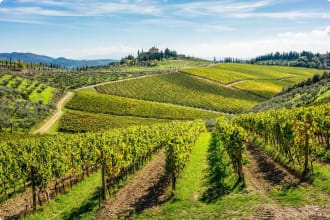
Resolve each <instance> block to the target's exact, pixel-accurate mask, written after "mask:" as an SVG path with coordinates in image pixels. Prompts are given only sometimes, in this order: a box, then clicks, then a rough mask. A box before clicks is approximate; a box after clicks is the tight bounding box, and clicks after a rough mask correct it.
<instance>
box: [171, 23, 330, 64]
mask: <svg viewBox="0 0 330 220" xmlns="http://www.w3.org/2000/svg"><path fill="white" fill-rule="evenodd" d="M329 45H330V26H328V27H326V28H323V29H316V30H312V31H309V32H298V33H294V32H287V33H280V34H278V35H277V36H275V37H273V38H265V39H258V40H254V41H253V40H252V41H232V42H213V43H212V42H208V43H200V44H196V45H177V47H175V48H176V49H177V50H179V51H180V52H182V53H186V54H189V55H192V56H196V57H204V58H209V59H210V58H213V57H214V56H216V57H226V56H232V57H241V58H251V57H255V56H258V55H262V54H266V53H270V52H275V51H292V50H293V51H302V50H307V51H313V52H321V53H324V52H326V51H330V46H329Z"/></svg>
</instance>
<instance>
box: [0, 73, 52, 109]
mask: <svg viewBox="0 0 330 220" xmlns="http://www.w3.org/2000/svg"><path fill="white" fill-rule="evenodd" d="M0 85H3V86H5V87H7V88H11V89H17V90H18V91H19V92H21V93H22V94H24V95H25V96H26V97H27V99H28V100H30V101H32V102H42V103H43V104H49V103H50V102H51V100H52V96H53V93H54V92H55V91H56V90H57V89H55V88H53V87H50V86H47V85H45V84H39V83H38V82H37V81H32V80H30V79H25V78H22V77H19V76H13V75H7V74H6V75H3V76H2V77H0Z"/></svg>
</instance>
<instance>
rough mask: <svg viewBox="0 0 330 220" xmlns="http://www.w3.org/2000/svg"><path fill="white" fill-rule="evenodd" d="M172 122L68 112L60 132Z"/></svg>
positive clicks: (101, 129)
mask: <svg viewBox="0 0 330 220" xmlns="http://www.w3.org/2000/svg"><path fill="white" fill-rule="evenodd" d="M164 122H170V120H168V119H155V118H140V117H132V116H118V115H109V114H100V113H90V112H81V111H73V110H69V111H67V112H66V113H65V114H64V116H63V117H62V118H61V120H60V125H59V131H60V132H69V133H76V132H96V131H106V130H109V129H115V128H127V127H130V126H137V125H150V124H159V123H164Z"/></svg>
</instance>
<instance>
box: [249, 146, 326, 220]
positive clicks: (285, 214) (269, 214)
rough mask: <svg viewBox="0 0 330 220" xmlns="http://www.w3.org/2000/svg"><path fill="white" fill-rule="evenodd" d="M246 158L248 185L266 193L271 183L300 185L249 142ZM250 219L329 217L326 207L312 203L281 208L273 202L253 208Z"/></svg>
mask: <svg viewBox="0 0 330 220" xmlns="http://www.w3.org/2000/svg"><path fill="white" fill-rule="evenodd" d="M246 153H247V157H248V159H249V161H250V163H249V164H248V165H246V166H244V168H243V169H244V174H245V177H246V179H247V180H248V182H249V183H250V185H251V186H252V187H253V188H254V189H255V190H256V191H258V192H260V193H261V194H263V195H264V196H267V195H266V193H267V192H268V191H269V190H271V189H272V188H273V187H274V186H279V185H299V184H300V185H303V184H307V183H305V182H301V181H300V179H299V178H298V177H296V176H295V175H293V174H291V173H290V172H289V171H287V170H286V169H285V168H284V167H283V166H282V165H280V164H278V163H277V162H275V161H274V160H273V159H272V158H271V157H269V156H268V155H267V154H266V153H265V152H264V151H263V150H262V149H260V148H259V147H258V146H255V145H254V144H253V143H250V144H249V145H248V146H247V151H246ZM248 219H250V220H252V219H253V220H298V219H299V220H310V219H311V220H330V209H322V208H320V207H318V206H315V205H306V206H303V207H299V208H294V207H281V206H280V205H278V204H276V202H275V201H274V202H273V203H269V204H264V205H262V206H260V207H258V208H257V210H256V211H255V213H254V214H253V215H252V216H251V217H250V218H248Z"/></svg>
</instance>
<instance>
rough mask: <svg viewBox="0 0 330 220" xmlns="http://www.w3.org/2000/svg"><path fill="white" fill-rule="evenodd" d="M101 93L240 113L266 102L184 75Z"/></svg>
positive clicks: (154, 78) (104, 88)
mask: <svg viewBox="0 0 330 220" xmlns="http://www.w3.org/2000/svg"><path fill="white" fill-rule="evenodd" d="M96 89H97V90H98V92H100V93H106V94H112V95H118V96H124V97H130V98H137V99H143V100H150V101H157V102H164V103H173V104H178V105H186V106H191V107H198V108H203V109H211V110H215V111H221V112H228V113H237V112H242V111H244V110H246V109H249V108H251V107H252V106H254V105H255V104H256V103H258V102H260V101H262V100H263V99H261V98H259V97H257V96H254V95H252V94H249V93H246V92H244V91H239V90H236V89H231V88H226V87H224V86H221V85H220V84H218V83H214V82H210V81H208V80H204V79H199V78H196V77H194V76H190V75H187V74H184V73H171V74H162V75H157V76H152V77H146V78H140V79H136V80H129V81H124V82H118V83H113V84H109V85H104V86H99V87H97V88H96Z"/></svg>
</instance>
